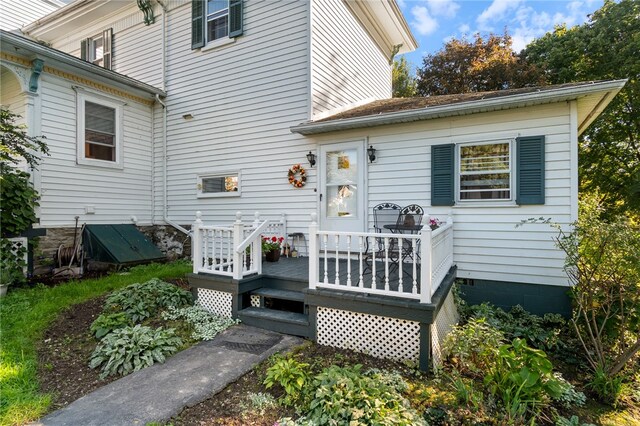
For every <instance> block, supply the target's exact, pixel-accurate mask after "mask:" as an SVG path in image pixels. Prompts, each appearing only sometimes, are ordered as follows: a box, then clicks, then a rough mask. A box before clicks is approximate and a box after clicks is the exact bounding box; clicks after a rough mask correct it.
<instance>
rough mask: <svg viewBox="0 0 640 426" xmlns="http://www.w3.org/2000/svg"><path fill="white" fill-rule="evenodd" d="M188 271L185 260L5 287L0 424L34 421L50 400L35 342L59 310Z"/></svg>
mask: <svg viewBox="0 0 640 426" xmlns="http://www.w3.org/2000/svg"><path fill="white" fill-rule="evenodd" d="M190 271H191V266H190V265H189V264H188V263H185V262H175V263H169V264H152V265H145V266H137V267H134V268H131V270H129V271H128V272H119V273H115V274H112V275H109V276H106V277H103V278H98V279H90V280H84V281H71V282H68V283H64V284H60V285H58V286H55V287H45V286H36V287H32V288H25V289H17V290H14V291H11V290H10V291H9V294H8V295H7V296H6V297H4V298H2V299H0V342H1V348H0V395H1V398H0V425H12V424H24V423H26V422H28V421H30V420H35V419H37V418H38V417H39V416H40V415H41V414H42V413H44V412H45V411H46V409H47V407H48V406H49V404H50V403H51V397H50V395H46V394H41V393H40V392H39V385H38V380H37V376H36V373H37V360H36V351H35V347H36V344H37V342H38V341H39V340H40V339H41V338H42V335H43V333H44V331H45V330H46V329H47V327H48V326H49V324H50V323H51V322H52V321H54V320H55V319H56V317H57V316H58V315H59V314H60V312H61V311H63V310H64V309H66V308H68V307H70V306H72V305H74V304H77V303H81V302H84V301H86V300H89V299H91V298H95V297H98V296H101V295H103V294H105V293H108V292H111V291H113V290H116V289H119V288H122V287H125V286H127V285H129V284H133V283H136V282H144V281H148V280H149V279H151V278H175V277H182V276H184V275H185V274H186V273H188V272H190Z"/></svg>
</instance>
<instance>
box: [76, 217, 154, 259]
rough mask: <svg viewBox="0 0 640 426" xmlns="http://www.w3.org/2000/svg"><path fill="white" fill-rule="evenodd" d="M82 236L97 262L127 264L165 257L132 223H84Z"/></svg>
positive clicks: (89, 252)
mask: <svg viewBox="0 0 640 426" xmlns="http://www.w3.org/2000/svg"><path fill="white" fill-rule="evenodd" d="M82 238H83V245H84V247H85V250H86V251H87V253H88V255H89V256H90V257H91V259H93V260H96V261H99V262H107V263H116V264H128V263H146V262H152V261H159V260H164V259H165V256H164V254H162V252H161V251H160V250H159V249H158V248H157V247H156V246H155V245H154V244H153V243H152V242H151V241H149V240H148V239H147V238H146V237H145V236H144V234H143V233H142V232H140V231H138V229H137V228H136V227H135V226H133V225H86V226H85V228H84V233H83V237H82Z"/></svg>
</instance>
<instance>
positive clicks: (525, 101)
mask: <svg viewBox="0 0 640 426" xmlns="http://www.w3.org/2000/svg"><path fill="white" fill-rule="evenodd" d="M627 80H628V79H621V80H611V81H602V82H589V83H585V84H582V85H578V86H572V87H562V88H556V89H549V90H543V91H540V92H531V93H522V94H514V95H507V96H498V97H495V98H491V99H480V100H473V101H466V102H460V103H455V104H449V105H438V106H429V107H423V108H416V109H410V110H405V111H394V112H387V113H381V114H376V115H366V116H362V117H352V118H343V119H335V120H326V119H325V120H326V121H319V122H313V121H311V122H306V123H301V124H298V125H296V126H292V127H290V130H291V132H292V133H299V134H301V135H313V134H318V133H327V132H333V131H340V130H348V129H359V128H365V127H373V126H381V125H387V124H397V123H406V122H411V121H421V120H429V119H434V118H443V117H449V116H454V115H466V114H472V113H475V112H480V111H482V112H484V111H486V112H489V111H497V110H504V109H508V108H515V107H518V106H524V105H539V104H543V103H550V102H561V101H565V100H570V99H576V98H577V97H580V96H585V95H589V94H592V93H597V92H609V91H613V92H615V93H614V95H615V94H617V93H618V92H619V91H620V90H621V89H622V87H624V85H625V84H626V82H627ZM612 98H613V96H611V97H610V99H612Z"/></svg>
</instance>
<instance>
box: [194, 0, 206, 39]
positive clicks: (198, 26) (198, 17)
mask: <svg viewBox="0 0 640 426" xmlns="http://www.w3.org/2000/svg"><path fill="white" fill-rule="evenodd" d="M206 6H207V3H206V1H205V0H191V49H198V48H200V47H202V46H204V17H205V7H206Z"/></svg>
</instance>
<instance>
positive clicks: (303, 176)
mask: <svg viewBox="0 0 640 426" xmlns="http://www.w3.org/2000/svg"><path fill="white" fill-rule="evenodd" d="M298 174H299V175H300V178H299V179H296V175H298ZM288 176H289V183H290V184H291V185H293V187H294V188H302V187H303V186H304V185H305V184H306V183H307V171H306V170H305V169H303V168H302V166H301V165H300V164H296V165H295V166H293V167H292V168H290V169H289V173H288Z"/></svg>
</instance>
